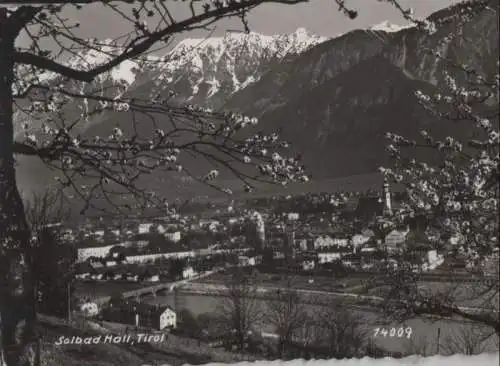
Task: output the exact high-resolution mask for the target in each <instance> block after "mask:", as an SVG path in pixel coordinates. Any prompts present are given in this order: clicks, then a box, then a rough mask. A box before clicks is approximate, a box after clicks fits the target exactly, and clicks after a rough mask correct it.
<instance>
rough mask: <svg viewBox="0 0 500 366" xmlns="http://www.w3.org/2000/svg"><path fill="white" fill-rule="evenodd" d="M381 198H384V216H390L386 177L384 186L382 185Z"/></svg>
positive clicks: (389, 198) (390, 205) (389, 199)
mask: <svg viewBox="0 0 500 366" xmlns="http://www.w3.org/2000/svg"><path fill="white" fill-rule="evenodd" d="M383 200H384V209H383V215H384V216H392V200H391V191H390V187H389V182H388V180H387V178H384V186H383Z"/></svg>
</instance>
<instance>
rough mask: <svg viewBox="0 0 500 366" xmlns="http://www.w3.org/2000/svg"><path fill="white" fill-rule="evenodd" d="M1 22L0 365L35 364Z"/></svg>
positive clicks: (9, 48) (7, 51)
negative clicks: (0, 363)
mask: <svg viewBox="0 0 500 366" xmlns="http://www.w3.org/2000/svg"><path fill="white" fill-rule="evenodd" d="M3 20H5V18H4V19H2V14H1V13H0V355H1V358H3V360H1V362H2V363H3V365H7V366H35V365H36V362H37V358H38V357H37V356H36V353H37V352H38V350H39V348H38V347H37V342H36V340H35V339H36V337H35V334H34V333H35V332H34V331H35V320H36V313H35V311H34V298H33V286H32V285H33V281H32V279H31V277H32V276H31V273H30V271H29V263H30V258H29V257H28V255H29V246H30V236H31V234H30V230H29V228H28V225H27V222H26V217H25V215H24V207H23V202H22V199H21V196H20V194H19V191H18V189H17V184H16V175H15V166H14V155H13V138H14V136H13V135H14V133H13V121H12V114H13V109H12V108H13V107H12V104H13V98H12V83H13V78H14V71H13V70H14V62H13V57H12V56H13V51H14V41H13V40H12V39H9V38H7V37H6V38H7V39H6V38H2V31H1V28H2V23H3ZM3 365H2V366H3Z"/></svg>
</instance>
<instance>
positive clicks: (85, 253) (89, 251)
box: [77, 245, 116, 262]
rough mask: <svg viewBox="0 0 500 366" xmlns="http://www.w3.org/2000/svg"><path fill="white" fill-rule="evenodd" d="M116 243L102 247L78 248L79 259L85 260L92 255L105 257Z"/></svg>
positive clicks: (80, 260) (79, 260)
mask: <svg viewBox="0 0 500 366" xmlns="http://www.w3.org/2000/svg"><path fill="white" fill-rule="evenodd" d="M114 246H116V245H106V246H102V247H88V248H78V254H77V261H78V262H85V261H86V260H87V259H88V258H90V257H97V258H105V257H106V256H108V255H109V251H110V249H111V248H113V247H114Z"/></svg>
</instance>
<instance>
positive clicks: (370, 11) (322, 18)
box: [65, 0, 459, 39]
mask: <svg viewBox="0 0 500 366" xmlns="http://www.w3.org/2000/svg"><path fill="white" fill-rule="evenodd" d="M457 2H459V0H400V3H401V4H402V5H403V6H405V7H412V8H413V9H414V11H415V15H416V16H417V17H425V16H427V15H429V14H431V13H432V12H434V11H436V10H438V9H441V8H443V7H446V6H448V5H450V4H453V3H457ZM186 3H187V2H182V1H171V2H170V3H169V9H170V11H171V12H172V13H173V14H175V15H177V19H181V18H183V17H185V16H186V15H187V14H186V10H187V5H186ZM346 4H347V5H348V6H349V7H350V8H354V9H357V10H358V11H359V15H358V17H357V19H355V20H350V19H348V18H347V17H346V16H344V15H343V14H341V13H340V12H339V11H338V10H337V9H338V7H337V6H336V5H335V3H334V1H333V0H310V1H309V3H306V4H301V5H295V6H286V5H282V4H267V5H262V6H260V7H258V8H257V9H255V10H254V11H252V12H251V14H250V15H249V24H250V26H251V29H252V30H253V31H256V32H259V33H263V34H276V33H291V32H293V31H295V30H296V29H297V28H299V27H304V28H306V29H308V30H310V31H311V32H312V33H316V34H318V35H322V36H336V35H338V34H340V33H344V32H346V31H349V30H352V29H360V28H361V29H363V28H367V27H369V26H371V25H375V24H378V23H380V22H382V21H384V20H388V21H390V22H392V23H395V24H401V25H402V24H405V21H404V19H403V18H402V17H401V14H400V13H398V11H397V10H395V9H394V8H393V7H392V6H391V5H390V4H388V3H386V2H385V1H384V0H383V1H380V0H346ZM76 14H77V15H76ZM65 15H67V16H68V17H71V18H75V15H76V17H77V18H78V20H80V22H81V32H82V35H83V34H84V35H85V36H89V37H97V38H100V39H102V38H115V37H117V36H119V35H122V34H124V33H126V32H127V31H128V30H129V29H128V26H129V23H127V22H123V20H122V19H120V18H119V17H117V16H116V15H113V13H112V12H111V11H109V10H103V7H102V6H99V5H86V6H84V9H83V10H80V11H75V10H70V11H67V12H66V14H65ZM216 27H217V28H216V31H215V32H214V35H223V34H224V32H225V31H226V30H241V29H242V25H241V22H240V21H239V20H238V19H231V20H224V21H221V22H219V23H217V26H216ZM206 34H208V33H207V32H206V31H205V32H199V31H198V32H189V33H185V34H182V35H180V36H179V37H178V39H182V38H186V37H203V36H204V35H206Z"/></svg>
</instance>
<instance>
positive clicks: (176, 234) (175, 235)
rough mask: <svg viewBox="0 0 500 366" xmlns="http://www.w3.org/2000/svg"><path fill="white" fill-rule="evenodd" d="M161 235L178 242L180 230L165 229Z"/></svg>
mask: <svg viewBox="0 0 500 366" xmlns="http://www.w3.org/2000/svg"><path fill="white" fill-rule="evenodd" d="M163 235H164V236H165V239H167V240H170V241H172V242H174V243H178V242H179V241H180V240H181V232H180V231H173V232H169V231H167V232H165V233H164V234H163Z"/></svg>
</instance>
